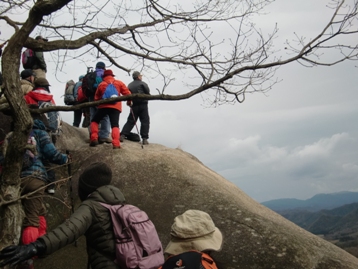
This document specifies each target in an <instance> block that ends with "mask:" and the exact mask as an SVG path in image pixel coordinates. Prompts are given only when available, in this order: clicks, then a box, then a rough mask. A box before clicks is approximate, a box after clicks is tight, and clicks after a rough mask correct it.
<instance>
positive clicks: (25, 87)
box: [20, 79, 34, 95]
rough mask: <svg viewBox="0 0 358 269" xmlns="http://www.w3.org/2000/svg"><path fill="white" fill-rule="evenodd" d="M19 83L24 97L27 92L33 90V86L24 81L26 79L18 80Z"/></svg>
mask: <svg viewBox="0 0 358 269" xmlns="http://www.w3.org/2000/svg"><path fill="white" fill-rule="evenodd" d="M20 83H21V90H22V92H23V94H24V95H26V94H28V93H29V92H31V91H32V90H33V88H34V85H33V84H32V83H31V82H30V81H28V80H26V79H22V80H20Z"/></svg>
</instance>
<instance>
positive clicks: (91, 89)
mask: <svg viewBox="0 0 358 269" xmlns="http://www.w3.org/2000/svg"><path fill="white" fill-rule="evenodd" d="M96 78H97V72H96V71H92V72H89V73H87V74H86V75H85V76H84V78H83V80H82V91H83V93H84V95H85V96H86V97H87V98H93V97H94V94H95V93H96V90H97V87H96V86H95V85H96Z"/></svg>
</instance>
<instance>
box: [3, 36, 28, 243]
mask: <svg viewBox="0 0 358 269" xmlns="http://www.w3.org/2000/svg"><path fill="white" fill-rule="evenodd" d="M20 38H21V39H24V38H23V37H21V35H14V36H13V37H12V38H11V39H10V41H9V44H8V46H7V47H6V48H5V51H4V54H3V58H2V70H3V77H4V87H5V90H4V94H5V96H6V98H7V101H8V103H9V106H10V109H11V112H12V117H13V121H14V133H13V136H12V139H11V141H10V143H9V146H8V149H7V152H8V153H7V155H6V159H5V164H4V167H3V174H2V178H1V181H0V249H2V248H3V247H5V246H8V245H10V244H18V242H19V238H20V232H21V225H22V219H23V211H22V206H21V202H20V199H19V198H20V182H21V181H20V172H21V167H22V159H23V157H22V156H23V154H24V149H25V145H26V141H27V138H28V135H29V133H30V130H31V128H32V118H31V115H30V112H29V109H28V107H27V105H26V102H25V100H24V98H23V94H22V91H21V86H20V77H19V72H18V71H17V70H19V66H20V54H21V49H22V46H21V45H19V44H23V43H24V41H22V40H20ZM24 40H25V39H24Z"/></svg>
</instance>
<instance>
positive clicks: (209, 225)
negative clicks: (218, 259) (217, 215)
mask: <svg viewBox="0 0 358 269" xmlns="http://www.w3.org/2000/svg"><path fill="white" fill-rule="evenodd" d="M170 235H171V238H170V242H169V243H168V245H167V247H166V248H165V251H164V252H165V253H166V254H170V255H177V254H180V253H183V252H186V251H189V250H197V251H202V252H209V251H220V250H221V247H222V243H223V236H222V233H221V232H220V230H219V229H218V228H217V227H215V224H214V222H213V220H212V219H211V217H210V215H209V214H208V213H206V212H203V211H200V210H193V209H190V210H187V211H185V212H184V213H183V214H181V215H179V216H177V217H175V219H174V223H173V225H172V227H171V232H170Z"/></svg>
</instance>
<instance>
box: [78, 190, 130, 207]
mask: <svg viewBox="0 0 358 269" xmlns="http://www.w3.org/2000/svg"><path fill="white" fill-rule="evenodd" d="M86 200H92V201H96V202H100V203H106V204H110V205H116V204H121V203H124V202H125V201H126V199H125V197H124V195H123V193H122V192H121V191H120V190H119V189H118V188H116V187H114V186H112V185H105V186H102V187H99V188H98V189H96V190H95V191H94V192H92V193H91V194H90V195H89V196H88V198H87V199H86ZM86 200H85V201H86Z"/></svg>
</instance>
